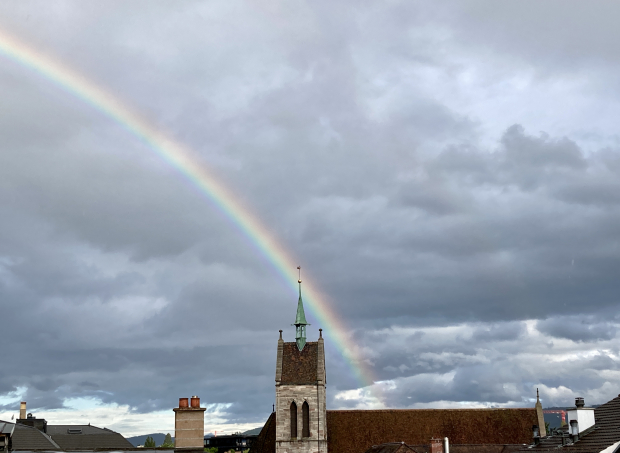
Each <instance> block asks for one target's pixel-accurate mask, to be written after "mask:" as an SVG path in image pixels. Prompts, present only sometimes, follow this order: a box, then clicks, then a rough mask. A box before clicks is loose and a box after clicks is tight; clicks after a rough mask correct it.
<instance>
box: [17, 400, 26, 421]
mask: <svg viewBox="0 0 620 453" xmlns="http://www.w3.org/2000/svg"><path fill="white" fill-rule="evenodd" d="M19 418H20V419H21V420H25V419H26V402H25V401H22V402H21V403H19Z"/></svg>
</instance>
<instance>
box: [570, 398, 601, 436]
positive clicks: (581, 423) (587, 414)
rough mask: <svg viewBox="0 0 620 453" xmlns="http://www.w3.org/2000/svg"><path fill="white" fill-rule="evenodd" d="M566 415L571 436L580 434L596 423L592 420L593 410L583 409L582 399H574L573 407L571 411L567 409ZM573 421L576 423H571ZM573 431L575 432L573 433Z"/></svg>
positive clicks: (590, 408)
mask: <svg viewBox="0 0 620 453" xmlns="http://www.w3.org/2000/svg"><path fill="white" fill-rule="evenodd" d="M566 413H567V417H568V425H569V426H570V427H571V434H572V435H576V434H581V433H582V432H584V431H585V430H586V429H588V428H590V427H592V426H594V424H595V423H596V420H595V419H594V408H592V407H585V403H584V401H583V398H575V407H574V408H573V409H568V410H567V411H566ZM573 421H574V422H576V423H573ZM575 425H577V426H575ZM573 430H574V431H576V432H573Z"/></svg>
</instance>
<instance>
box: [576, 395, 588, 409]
mask: <svg viewBox="0 0 620 453" xmlns="http://www.w3.org/2000/svg"><path fill="white" fill-rule="evenodd" d="M585 405H586V404H585V401H584V400H583V398H582V397H577V398H575V406H577V407H584V406H585Z"/></svg>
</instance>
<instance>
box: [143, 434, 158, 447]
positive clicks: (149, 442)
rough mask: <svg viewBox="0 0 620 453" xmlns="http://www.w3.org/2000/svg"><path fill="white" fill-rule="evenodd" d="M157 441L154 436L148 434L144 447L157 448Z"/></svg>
mask: <svg viewBox="0 0 620 453" xmlns="http://www.w3.org/2000/svg"><path fill="white" fill-rule="evenodd" d="M155 447H156V445H155V441H154V440H153V438H152V437H151V436H148V437H147V438H146V440H145V441H144V448H155Z"/></svg>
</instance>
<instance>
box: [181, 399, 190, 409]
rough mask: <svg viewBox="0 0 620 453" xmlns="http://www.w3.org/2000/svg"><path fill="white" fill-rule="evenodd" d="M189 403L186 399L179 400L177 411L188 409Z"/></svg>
mask: <svg viewBox="0 0 620 453" xmlns="http://www.w3.org/2000/svg"><path fill="white" fill-rule="evenodd" d="M188 406H189V402H188V399H187V398H179V409H180V408H182V407H188Z"/></svg>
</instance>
